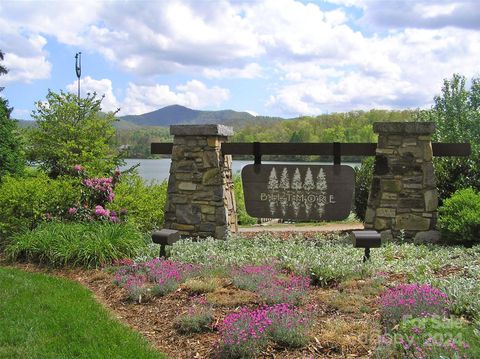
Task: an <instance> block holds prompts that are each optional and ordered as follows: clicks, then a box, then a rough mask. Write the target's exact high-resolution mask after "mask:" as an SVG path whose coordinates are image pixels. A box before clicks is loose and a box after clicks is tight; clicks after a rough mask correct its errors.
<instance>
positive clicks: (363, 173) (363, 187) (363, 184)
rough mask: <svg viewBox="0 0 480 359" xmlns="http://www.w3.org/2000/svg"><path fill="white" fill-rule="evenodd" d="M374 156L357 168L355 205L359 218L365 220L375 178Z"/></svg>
mask: <svg viewBox="0 0 480 359" xmlns="http://www.w3.org/2000/svg"><path fill="white" fill-rule="evenodd" d="M373 165H374V157H368V158H366V159H365V160H363V161H362V164H361V165H360V167H356V168H355V206H354V212H355V215H356V216H357V218H358V219H360V220H361V221H364V220H365V212H366V210H367V204H368V194H369V193H370V186H371V184H372V178H373Z"/></svg>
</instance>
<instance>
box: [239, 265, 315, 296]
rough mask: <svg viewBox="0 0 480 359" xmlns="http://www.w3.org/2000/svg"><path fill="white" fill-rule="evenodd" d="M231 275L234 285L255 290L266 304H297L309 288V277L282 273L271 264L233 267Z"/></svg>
mask: <svg viewBox="0 0 480 359" xmlns="http://www.w3.org/2000/svg"><path fill="white" fill-rule="evenodd" d="M231 276H232V279H233V284H234V285H235V286H237V287H238V288H240V289H246V290H250V291H253V292H256V293H257V294H258V295H259V296H260V297H261V298H263V300H265V302H266V303H267V304H275V303H289V304H295V305H296V304H299V302H300V300H301V298H302V297H304V296H305V294H306V293H307V292H308V289H309V288H310V278H308V277H305V276H298V275H294V274H287V273H282V272H280V271H278V270H277V269H276V268H275V267H274V266H271V265H259V266H245V267H240V268H235V269H233V270H232V272H231Z"/></svg>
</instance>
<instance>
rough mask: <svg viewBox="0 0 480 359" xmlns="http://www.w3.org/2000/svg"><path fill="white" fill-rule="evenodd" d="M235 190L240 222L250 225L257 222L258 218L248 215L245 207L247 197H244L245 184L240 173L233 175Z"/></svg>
mask: <svg viewBox="0 0 480 359" xmlns="http://www.w3.org/2000/svg"><path fill="white" fill-rule="evenodd" d="M233 190H234V192H235V203H236V205H237V220H238V224H241V225H242V224H243V225H248V224H256V223H257V219H256V218H254V217H251V216H249V215H248V213H247V210H246V209H245V199H244V198H243V184H242V177H241V176H240V175H234V176H233Z"/></svg>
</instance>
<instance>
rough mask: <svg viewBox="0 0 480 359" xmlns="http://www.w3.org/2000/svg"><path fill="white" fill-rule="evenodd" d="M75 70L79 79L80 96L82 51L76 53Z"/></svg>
mask: <svg viewBox="0 0 480 359" xmlns="http://www.w3.org/2000/svg"><path fill="white" fill-rule="evenodd" d="M75 72H76V74H77V79H78V98H80V76H82V53H81V52H77V53H76V54H75Z"/></svg>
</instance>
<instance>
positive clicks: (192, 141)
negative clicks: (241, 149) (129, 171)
mask: <svg viewBox="0 0 480 359" xmlns="http://www.w3.org/2000/svg"><path fill="white" fill-rule="evenodd" d="M170 134H172V135H173V136H174V138H173V149H172V162H171V165H170V177H169V179H168V198H167V203H166V210H165V228H169V229H176V230H179V231H180V233H181V235H182V236H188V237H209V236H210V237H214V238H217V239H225V238H226V236H227V233H228V231H230V232H236V231H237V218H236V208H235V200H234V195H233V181H232V169H231V166H232V158H231V156H230V155H228V156H223V155H222V153H221V151H220V150H221V148H220V146H221V144H222V142H225V141H226V140H227V137H228V136H231V135H233V129H232V128H231V127H227V126H223V125H174V126H170Z"/></svg>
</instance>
